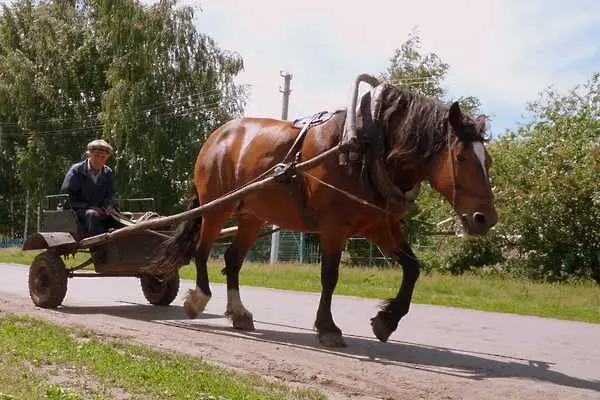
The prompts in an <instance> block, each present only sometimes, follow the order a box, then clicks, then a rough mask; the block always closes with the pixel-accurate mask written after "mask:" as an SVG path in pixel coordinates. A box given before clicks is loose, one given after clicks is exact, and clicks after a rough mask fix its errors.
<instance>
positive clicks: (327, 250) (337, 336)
mask: <svg viewBox="0 0 600 400" xmlns="http://www.w3.org/2000/svg"><path fill="white" fill-rule="evenodd" d="M344 242H345V236H343V235H341V234H322V235H321V298H320V299H319V308H318V309H317V318H316V320H315V328H316V329H317V335H318V338H319V342H320V343H321V344H322V345H323V346H325V347H346V342H345V341H344V337H343V335H342V331H341V329H340V328H338V326H337V325H336V324H335V322H334V321H333V315H332V313H331V300H332V297H333V292H334V290H335V287H336V285H337V282H338V277H339V266H340V259H341V255H342V248H343V245H344Z"/></svg>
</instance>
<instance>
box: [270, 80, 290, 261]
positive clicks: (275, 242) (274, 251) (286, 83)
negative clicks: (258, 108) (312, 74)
mask: <svg viewBox="0 0 600 400" xmlns="http://www.w3.org/2000/svg"><path fill="white" fill-rule="evenodd" d="M279 75H281V77H282V78H283V90H282V89H279V91H280V92H281V93H283V103H282V106H281V119H282V120H286V119H287V117H288V106H289V104H290V93H291V92H292V91H291V90H290V83H291V81H292V74H290V73H288V72H285V71H280V72H279ZM273 229H277V226H276V225H273ZM278 256H279V231H275V232H273V233H272V234H271V258H270V263H271V264H275V263H276V262H277V260H278Z"/></svg>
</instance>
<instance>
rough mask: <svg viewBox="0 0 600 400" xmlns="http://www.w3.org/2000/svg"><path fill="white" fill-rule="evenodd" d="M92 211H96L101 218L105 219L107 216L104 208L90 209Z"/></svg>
mask: <svg viewBox="0 0 600 400" xmlns="http://www.w3.org/2000/svg"><path fill="white" fill-rule="evenodd" d="M90 210H94V211H95V212H97V213H98V215H99V216H101V217H103V216H104V215H105V211H104V209H103V208H100V207H90Z"/></svg>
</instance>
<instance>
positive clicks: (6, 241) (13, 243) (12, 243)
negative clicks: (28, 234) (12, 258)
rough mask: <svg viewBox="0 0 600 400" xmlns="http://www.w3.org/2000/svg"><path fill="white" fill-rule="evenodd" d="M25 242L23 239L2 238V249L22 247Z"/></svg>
mask: <svg viewBox="0 0 600 400" xmlns="http://www.w3.org/2000/svg"><path fill="white" fill-rule="evenodd" d="M23 243H25V240H24V239H23V238H0V249H7V248H11V247H19V248H20V247H22V246H23Z"/></svg>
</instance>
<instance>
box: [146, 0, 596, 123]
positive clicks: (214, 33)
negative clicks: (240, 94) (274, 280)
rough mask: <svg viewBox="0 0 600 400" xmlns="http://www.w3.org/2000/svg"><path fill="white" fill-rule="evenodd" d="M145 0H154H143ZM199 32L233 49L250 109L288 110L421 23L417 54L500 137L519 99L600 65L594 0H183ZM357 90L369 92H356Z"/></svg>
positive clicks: (373, 60)
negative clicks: (439, 65)
mask: <svg viewBox="0 0 600 400" xmlns="http://www.w3.org/2000/svg"><path fill="white" fill-rule="evenodd" d="M147 1H151V0H147ZM180 4H185V5H191V6H193V7H194V8H195V10H196V17H195V18H196V24H197V29H198V31H200V32H202V33H205V34H207V35H209V36H210V37H211V38H212V39H214V41H215V42H216V43H217V45H218V46H219V47H220V48H222V49H226V50H229V51H232V52H236V53H239V54H240V55H241V56H242V58H243V60H244V66H245V67H244V68H245V69H244V71H243V72H242V73H241V74H240V75H239V76H238V78H237V82H238V83H240V84H247V85H250V98H249V101H248V103H247V106H246V115H248V116H264V117H276V118H280V117H281V113H282V110H281V108H282V106H281V105H282V94H281V92H280V89H281V88H282V85H283V78H282V77H281V76H280V71H287V72H289V73H291V74H292V76H293V77H292V82H291V89H292V92H291V95H290V103H289V113H288V119H294V118H297V117H301V116H307V115H311V114H313V113H315V112H318V111H321V110H334V109H337V108H340V107H345V106H346V104H347V103H348V100H349V97H350V93H351V88H352V83H353V81H354V78H355V77H356V76H357V75H359V74H361V73H370V74H373V75H378V74H379V73H381V72H383V71H385V70H386V68H387V67H388V65H389V59H390V57H391V56H392V54H393V52H394V50H395V49H396V48H398V47H400V46H401V44H402V43H403V42H404V41H406V39H407V38H408V34H409V33H410V32H411V31H416V32H417V33H418V35H419V36H420V38H421V41H422V48H421V51H422V53H428V52H433V53H436V54H437V55H438V56H439V57H441V59H442V60H443V61H444V62H446V63H447V64H449V65H450V68H449V71H448V74H447V77H446V80H445V81H444V83H443V86H444V88H445V89H446V90H447V93H448V97H449V98H450V99H455V98H458V97H460V96H475V97H477V98H479V99H480V100H481V102H482V108H481V111H482V112H483V113H485V114H487V115H489V116H490V124H489V125H490V131H491V133H492V134H493V135H500V134H502V133H504V132H505V131H506V130H512V129H515V128H516V127H518V125H519V124H521V123H524V122H526V120H527V117H526V105H527V103H529V102H532V101H535V100H537V99H538V98H539V93H540V92H541V91H542V90H544V89H545V88H548V87H552V88H554V89H555V90H557V91H559V92H561V93H567V92H568V91H569V90H570V89H572V88H573V87H574V86H575V85H577V84H583V83H585V82H586V81H587V80H588V79H589V78H590V77H591V76H592V73H594V72H598V71H600V40H599V39H600V1H596V0H571V1H569V2H567V1H560V0H479V1H477V0H475V1H470V0H445V1H444V0H418V1H411V2H408V1H402V0H389V1H385V0H369V1H361V2H357V1H349V0H302V1H293V2H290V1H284V0H203V1H198V0H180ZM363 91H364V90H363Z"/></svg>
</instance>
